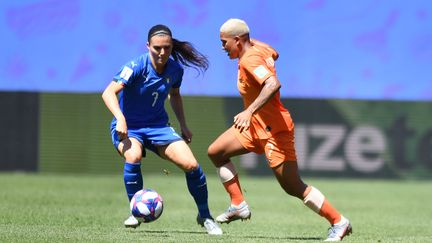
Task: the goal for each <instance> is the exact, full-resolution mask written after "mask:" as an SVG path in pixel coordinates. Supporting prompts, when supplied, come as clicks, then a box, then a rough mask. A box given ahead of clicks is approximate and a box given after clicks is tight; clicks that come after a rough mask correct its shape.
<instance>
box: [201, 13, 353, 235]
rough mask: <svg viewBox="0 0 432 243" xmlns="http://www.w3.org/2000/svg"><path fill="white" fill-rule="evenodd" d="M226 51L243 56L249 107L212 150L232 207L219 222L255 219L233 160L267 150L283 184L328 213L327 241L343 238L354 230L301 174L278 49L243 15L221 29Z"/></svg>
mask: <svg viewBox="0 0 432 243" xmlns="http://www.w3.org/2000/svg"><path fill="white" fill-rule="evenodd" d="M220 39H221V41H222V49H223V50H224V51H226V52H227V54H228V56H229V58H230V59H238V81H237V87H238V90H239V92H240V94H241V96H242V98H243V104H244V110H243V111H242V112H240V113H239V114H237V115H236V116H235V117H234V124H233V126H231V127H230V128H229V129H228V130H226V131H225V132H224V133H222V134H221V135H220V136H219V137H218V138H217V139H216V140H215V141H214V142H213V143H212V144H211V145H210V146H209V148H208V155H209V157H210V159H211V160H212V162H213V164H214V165H215V166H216V167H217V171H218V175H219V177H220V179H221V181H222V183H223V185H224V187H225V189H226V191H227V192H228V194H229V195H230V198H231V205H230V206H229V208H228V209H227V210H226V212H224V213H223V214H221V215H219V216H218V217H217V218H216V221H217V222H219V223H229V222H231V221H234V220H238V219H241V220H244V219H249V218H250V217H251V211H250V209H249V207H248V204H247V203H246V201H245V199H244V197H243V194H242V191H241V187H240V182H239V178H238V175H237V172H236V169H235V166H234V164H233V163H232V162H231V160H230V158H231V157H233V156H237V155H241V154H246V153H249V152H255V153H257V154H262V153H265V155H266V157H267V160H268V165H269V166H270V168H271V169H272V170H273V173H274V175H275V177H276V179H277V180H278V182H279V184H280V186H281V187H282V188H283V189H284V190H285V192H287V193H288V194H289V195H291V196H294V197H297V198H299V199H301V200H303V202H304V204H305V205H306V206H307V207H309V208H310V209H312V210H313V211H315V212H316V213H318V214H319V215H321V216H323V217H325V218H326V219H327V220H328V221H329V223H330V224H331V227H330V229H329V232H328V237H327V239H326V240H327V241H340V240H342V238H343V237H345V236H346V235H349V234H350V233H351V232H352V227H351V224H350V222H349V220H348V219H347V218H345V217H344V216H342V215H341V214H340V213H339V212H338V211H337V210H336V209H335V208H334V207H333V206H332V205H331V204H330V203H329V202H328V201H327V199H326V198H325V197H324V195H323V194H322V193H321V192H320V191H319V190H318V189H317V188H315V187H313V186H309V185H306V184H305V183H304V182H303V181H302V179H301V178H300V175H299V172H298V167H297V158H296V152H295V147H294V123H293V121H292V118H291V115H290V113H289V112H288V110H287V109H285V108H284V106H283V104H282V103H281V101H280V92H279V89H280V87H281V84H280V82H279V80H278V78H277V75H276V69H275V66H274V61H275V60H276V59H277V58H278V53H277V52H276V51H275V50H274V49H273V48H272V47H270V46H269V45H267V44H265V43H263V42H260V41H257V40H254V39H250V37H249V27H248V25H247V24H246V23H245V22H244V21H243V20H240V19H229V20H228V21H226V22H225V23H224V24H223V25H222V26H221V28H220Z"/></svg>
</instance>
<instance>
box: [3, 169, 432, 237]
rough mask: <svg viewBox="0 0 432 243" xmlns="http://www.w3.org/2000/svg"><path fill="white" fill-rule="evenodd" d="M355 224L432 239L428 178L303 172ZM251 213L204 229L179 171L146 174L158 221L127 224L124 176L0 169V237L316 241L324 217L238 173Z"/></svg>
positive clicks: (270, 184) (361, 230)
mask: <svg viewBox="0 0 432 243" xmlns="http://www.w3.org/2000/svg"><path fill="white" fill-rule="evenodd" d="M207 182H208V188H209V203H210V208H211V210H212V213H213V216H216V215H217V214H218V213H221V212H223V211H224V210H225V208H226V207H227V206H228V203H229V200H228V195H227V194H226V192H225V191H224V189H223V187H222V186H221V184H220V182H219V180H218V179H217V178H216V177H212V176H208V178H207ZM305 182H307V183H308V184H311V185H314V186H315V187H317V188H319V189H320V190H321V191H322V192H323V193H324V194H325V195H326V197H327V198H328V199H329V201H330V202H331V203H333V205H334V206H336V208H338V209H339V210H340V211H341V212H342V213H343V214H344V215H345V216H347V217H348V218H349V219H350V220H351V223H352V225H353V230H354V233H353V235H351V236H349V237H347V238H345V239H344V241H346V242H432V231H431V229H432V207H431V206H430V202H431V201H432V193H431V191H432V190H431V189H432V182H431V181H384V180H346V179H338V180H330V179H312V178H306V179H305ZM241 183H242V186H243V189H244V191H245V197H246V199H247V201H248V203H249V205H250V207H251V210H252V219H251V220H250V221H244V222H240V221H238V222H232V223H231V224H229V225H226V224H224V225H222V229H223V230H224V235H223V236H209V235H207V234H206V233H205V231H204V229H203V228H201V227H200V226H198V225H197V224H196V222H195V217H196V213H197V211H196V208H195V205H194V203H193V199H192V198H191V196H190V195H189V192H188V191H187V187H186V183H185V179H184V177H183V176H182V174H181V172H177V173H170V174H169V175H165V174H162V173H161V174H157V175H156V174H152V175H145V176H144V185H145V187H146V188H153V189H155V190H157V191H158V192H159V193H160V194H161V195H162V197H163V199H164V203H165V204H164V205H165V208H164V212H163V214H162V216H161V218H159V219H158V220H157V221H156V222H153V223H149V224H143V225H141V227H139V228H137V229H135V230H134V229H126V228H124V227H123V224H122V223H123V220H124V219H126V217H127V216H128V203H127V199H126V194H125V192H124V189H123V182H122V175H104V176H101V175H65V174H23V173H1V174H0V242H145V241H152V242H243V243H244V242H320V241H322V240H323V239H325V237H326V231H327V228H328V226H329V225H328V223H327V221H326V220H325V219H323V218H321V217H319V216H317V215H316V214H315V213H313V212H312V211H311V210H309V209H307V208H306V207H305V206H304V205H303V204H302V203H301V201H300V200H298V199H296V198H293V197H290V196H288V195H287V194H285V193H284V192H283V191H282V189H281V188H280V187H279V185H278V184H277V182H276V180H275V179H274V178H252V177H241Z"/></svg>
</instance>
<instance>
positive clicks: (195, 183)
mask: <svg viewBox="0 0 432 243" xmlns="http://www.w3.org/2000/svg"><path fill="white" fill-rule="evenodd" d="M185 174H186V182H187V186H188V189H189V192H190V194H191V195H192V197H193V198H194V200H195V203H196V205H197V207H198V211H199V215H200V217H201V218H211V215H210V210H209V207H208V191H207V181H206V177H205V174H204V172H203V171H202V169H201V166H199V165H198V168H197V169H196V170H193V171H189V172H186V173H185Z"/></svg>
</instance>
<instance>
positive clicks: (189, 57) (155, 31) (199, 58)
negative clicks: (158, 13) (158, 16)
mask: <svg viewBox="0 0 432 243" xmlns="http://www.w3.org/2000/svg"><path fill="white" fill-rule="evenodd" d="M155 35H169V36H170V37H171V39H172V41H173V49H172V53H171V56H172V57H173V59H174V60H175V61H177V62H179V63H181V64H182V65H183V66H186V67H191V68H194V69H195V70H197V71H198V72H199V73H204V72H205V71H206V70H207V69H208V67H209V61H208V59H207V57H206V56H205V55H204V54H202V53H201V52H199V51H198V50H197V49H195V47H194V46H193V45H192V43H190V42H187V41H179V40H177V39H175V38H173V37H172V32H171V30H170V29H169V28H168V27H167V26H165V25H162V24H158V25H155V26H153V27H152V28H151V29H150V30H149V32H148V36H147V41H148V42H150V39H151V38H152V37H153V36H155Z"/></svg>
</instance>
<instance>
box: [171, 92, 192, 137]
mask: <svg viewBox="0 0 432 243" xmlns="http://www.w3.org/2000/svg"><path fill="white" fill-rule="evenodd" d="M169 100H170V104H171V108H172V109H173V111H174V114H175V116H176V118H177V120H178V122H179V123H180V129H181V135H182V137H183V139H184V140H185V141H186V143H190V142H191V139H192V132H191V131H190V130H189V128H188V126H187V124H186V118H185V115H184V109H183V99H182V96H181V94H180V88H174V87H173V88H171V90H170V93H169Z"/></svg>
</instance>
